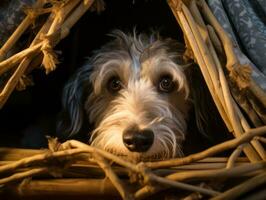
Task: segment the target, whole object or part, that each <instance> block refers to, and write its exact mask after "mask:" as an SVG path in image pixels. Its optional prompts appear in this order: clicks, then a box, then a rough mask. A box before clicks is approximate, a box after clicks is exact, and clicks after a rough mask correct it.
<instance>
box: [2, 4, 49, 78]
mask: <svg viewBox="0 0 266 200" xmlns="http://www.w3.org/2000/svg"><path fill="white" fill-rule="evenodd" d="M44 3H45V2H44V1H43V0H38V1H37V2H36V3H35V5H34V6H33V9H38V8H41V7H42V6H43V5H44ZM32 13H33V12H31V13H28V15H27V16H26V18H25V19H24V20H23V21H22V22H21V24H20V25H19V26H18V27H17V29H16V30H15V31H14V32H13V34H12V35H11V36H10V37H9V38H8V40H7V41H6V43H5V44H4V45H3V46H2V47H1V49H0V62H1V61H2V60H3V59H4V58H5V57H6V54H7V53H8V51H9V50H10V49H11V48H12V47H13V45H14V44H15V43H16V42H17V41H18V39H19V38H20V36H21V35H22V34H23V33H24V32H25V31H26V29H27V28H28V27H29V26H30V25H31V24H32V23H33V22H34V20H35V17H36V15H34V14H32ZM0 75H1V73H0Z"/></svg>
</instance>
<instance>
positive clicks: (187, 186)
mask: <svg viewBox="0 0 266 200" xmlns="http://www.w3.org/2000/svg"><path fill="white" fill-rule="evenodd" d="M150 180H151V181H155V182H157V183H159V184H164V185H167V186H172V187H176V188H179V189H183V190H189V191H193V192H200V193H202V194H206V195H209V196H216V195H218V194H220V192H217V191H214V190H211V189H205V188H202V187H199V186H194V185H190V184H187V183H181V182H177V181H172V180H170V179H166V178H163V177H159V176H156V175H154V174H151V175H150Z"/></svg>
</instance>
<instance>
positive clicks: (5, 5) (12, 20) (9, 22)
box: [0, 0, 35, 47]
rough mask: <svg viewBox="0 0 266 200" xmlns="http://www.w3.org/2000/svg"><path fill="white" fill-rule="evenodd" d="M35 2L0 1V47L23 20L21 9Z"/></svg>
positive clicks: (29, 0) (23, 15)
mask: <svg viewBox="0 0 266 200" xmlns="http://www.w3.org/2000/svg"><path fill="white" fill-rule="evenodd" d="M34 2H35V0H1V1H0V47H1V46H2V45H3V44H4V43H5V41H6V40H7V39H8V37H9V36H10V35H11V34H12V33H13V31H14V30H15V29H16V27H17V26H18V25H19V24H20V22H21V21H22V20H23V19H24V17H25V13H24V12H23V8H26V7H27V6H31V5H32V4H33V3H34Z"/></svg>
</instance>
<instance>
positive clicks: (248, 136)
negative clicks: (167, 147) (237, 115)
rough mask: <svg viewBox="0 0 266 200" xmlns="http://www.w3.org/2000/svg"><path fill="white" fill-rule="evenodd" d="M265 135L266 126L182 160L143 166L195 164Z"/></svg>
mask: <svg viewBox="0 0 266 200" xmlns="http://www.w3.org/2000/svg"><path fill="white" fill-rule="evenodd" d="M265 133H266V126H262V127H259V128H254V129H250V130H249V131H247V132H246V133H244V134H243V135H241V136H240V137H238V138H235V139H232V140H228V141H226V142H223V143H220V144H217V145H215V146H212V147H210V148H209V149H206V150H204V151H202V152H199V153H195V154H191V155H189V156H187V157H184V158H177V159H171V160H165V161H159V162H154V163H153V162H147V163H145V165H146V166H147V167H149V168H152V169H156V168H164V167H174V166H180V165H185V164H189V163H191V162H195V161H197V160H201V159H203V158H207V157H210V156H212V155H215V154H217V153H220V152H222V151H225V150H228V149H232V148H235V147H237V146H239V145H241V144H243V143H247V142H249V141H251V140H252V138H253V137H255V136H260V135H263V134H265Z"/></svg>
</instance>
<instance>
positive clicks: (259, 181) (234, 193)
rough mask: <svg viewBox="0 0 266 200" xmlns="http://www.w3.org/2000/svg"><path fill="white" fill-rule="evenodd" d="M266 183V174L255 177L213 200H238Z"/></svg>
mask: <svg viewBox="0 0 266 200" xmlns="http://www.w3.org/2000/svg"><path fill="white" fill-rule="evenodd" d="M265 183H266V172H265V171H264V173H262V174H260V175H258V176H255V177H253V178H250V179H249V180H248V181H245V182H244V183H242V184H239V185H237V186H235V187H233V188H232V189H229V190H228V191H226V192H224V193H222V194H220V195H218V196H217V197H214V198H212V199H211V200H222V199H226V200H230V199H236V198H238V197H240V196H241V195H243V194H245V193H247V192H249V191H251V190H252V189H254V188H256V187H259V186H261V185H263V184H265Z"/></svg>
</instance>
